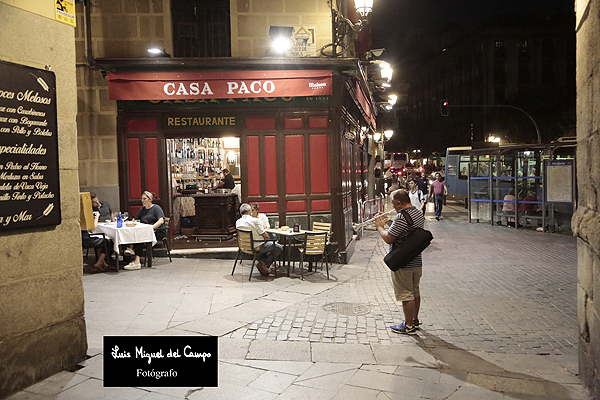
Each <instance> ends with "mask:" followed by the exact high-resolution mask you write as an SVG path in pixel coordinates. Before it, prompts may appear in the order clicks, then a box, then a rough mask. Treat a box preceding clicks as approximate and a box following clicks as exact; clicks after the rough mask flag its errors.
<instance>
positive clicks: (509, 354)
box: [8, 206, 589, 400]
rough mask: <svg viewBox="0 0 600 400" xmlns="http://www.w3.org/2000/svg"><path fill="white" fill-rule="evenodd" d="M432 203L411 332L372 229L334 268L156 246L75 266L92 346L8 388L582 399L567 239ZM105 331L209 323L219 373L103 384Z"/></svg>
mask: <svg viewBox="0 0 600 400" xmlns="http://www.w3.org/2000/svg"><path fill="white" fill-rule="evenodd" d="M428 215H431V213H429V214H428ZM442 217H443V218H442V220H441V221H436V220H435V219H433V218H431V217H428V220H427V223H426V227H427V228H428V229H430V230H431V231H432V232H433V235H434V237H435V239H434V241H433V243H432V245H431V246H430V247H429V248H428V249H427V250H426V252H425V253H424V257H423V259H424V273H423V278H422V280H421V289H422V304H421V313H420V316H419V318H420V320H421V322H422V323H423V325H422V329H421V331H420V332H419V334H418V335H417V336H404V335H396V334H393V333H391V332H390V330H389V329H388V326H389V325H391V324H396V323H399V322H400V321H402V318H403V317H402V311H401V305H400V304H399V303H397V302H396V301H395V300H394V297H393V293H392V292H393V290H392V286H391V282H390V273H389V271H388V269H387V267H386V266H385V265H384V263H383V261H382V257H383V255H384V254H385V253H386V251H387V249H386V246H385V244H384V243H383V241H382V240H381V239H380V238H379V235H378V234H377V232H375V231H374V230H371V231H366V234H365V236H364V237H363V238H362V239H361V240H359V241H358V242H357V243H356V251H355V252H354V255H353V256H352V258H351V260H350V263H349V264H347V265H335V266H333V267H332V268H331V270H330V275H331V278H332V279H331V280H327V278H326V277H325V275H324V274H323V273H322V272H321V271H319V272H315V273H311V274H305V277H306V279H305V280H300V278H299V276H298V275H297V274H292V276H290V277H287V276H284V275H283V274H280V275H278V276H277V277H274V276H268V277H262V276H259V275H258V274H257V273H255V275H254V277H253V279H252V280H251V281H249V280H248V273H249V270H250V263H249V262H246V263H245V264H244V265H243V266H239V267H238V269H236V273H235V274H234V275H232V274H231V268H232V260H214V259H213V260H207V259H185V258H174V259H173V262H168V260H165V259H160V258H159V259H157V262H156V264H155V265H154V266H153V267H152V268H142V269H141V270H138V271H124V272H119V273H118V274H116V273H106V274H95V275H87V276H84V278H83V282H84V288H85V302H86V303H85V313H86V314H85V317H86V325H87V339H88V346H89V347H88V357H89V358H88V359H87V360H85V361H83V362H82V363H81V364H80V365H79V367H78V369H77V370H76V371H74V372H69V371H62V372H60V373H58V374H56V375H53V376H51V377H49V378H48V379H46V380H44V381H41V382H38V383H36V384H34V385H32V386H30V387H29V388H26V389H24V390H23V391H21V392H18V393H16V394H14V395H13V396H11V397H10V398H9V399H8V400H63V399H66V400H71V399H132V400H133V399H142V400H173V399H189V400H195V399H209V400H212V399H233V398H244V399H261V400H270V399H281V400H292V399H298V400H305V399H319V400H330V399H331V400H354V399H356V400H358V399H360V400H365V399H366V400H387V399H395V400H405V399H406V400H408V399H411V400H412V399H419V400H481V399H485V400H513V399H516V400H564V399H577V400H589V397H588V396H587V393H586V392H585V388H584V387H583V386H582V384H581V382H580V381H579V379H578V377H577V369H578V365H577V345H576V344H577V323H576V282H577V265H576V258H577V257H576V256H577V252H576V241H575V239H574V238H572V237H569V236H566V235H564V234H563V235H561V234H549V233H542V232H536V231H532V230H521V229H519V230H515V229H512V228H505V227H497V226H490V225H487V224H469V223H468V222H467V221H466V213H465V210H464V209H462V208H459V207H454V206H448V207H446V208H445V209H444V212H443V214H442ZM296 272H297V271H296ZM104 335H161V336H178V335H186V336H188V335H213V336H218V337H219V350H218V351H219V354H218V358H219V385H218V387H216V388H206V387H204V388H203V387H189V388H180V387H172V388H166V387H152V388H148V387H122V388H110V387H103V357H104V353H103V349H102V340H103V336H104Z"/></svg>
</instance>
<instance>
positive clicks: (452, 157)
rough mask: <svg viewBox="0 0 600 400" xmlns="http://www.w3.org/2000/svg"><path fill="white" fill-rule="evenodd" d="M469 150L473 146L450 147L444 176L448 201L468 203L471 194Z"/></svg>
mask: <svg viewBox="0 0 600 400" xmlns="http://www.w3.org/2000/svg"><path fill="white" fill-rule="evenodd" d="M469 150H471V146H462V147H448V148H447V149H446V166H445V168H444V176H445V178H444V179H445V181H446V187H447V188H448V199H449V200H457V201H462V202H464V204H468V203H467V200H468V199H467V197H468V193H469V159H470V158H469Z"/></svg>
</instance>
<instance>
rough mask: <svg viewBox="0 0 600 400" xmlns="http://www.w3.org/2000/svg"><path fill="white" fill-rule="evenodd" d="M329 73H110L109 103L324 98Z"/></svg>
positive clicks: (281, 71)
mask: <svg viewBox="0 0 600 400" xmlns="http://www.w3.org/2000/svg"><path fill="white" fill-rule="evenodd" d="M331 85H332V72H331V70H273V71H182V72H110V73H109V74H108V93H109V97H110V99H111V100H185V99H236V98H237V99H239V98H251V97H292V96H327V95H331V94H332V87H331Z"/></svg>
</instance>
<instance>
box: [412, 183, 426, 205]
mask: <svg viewBox="0 0 600 400" xmlns="http://www.w3.org/2000/svg"><path fill="white" fill-rule="evenodd" d="M408 197H410V202H411V204H412V205H413V206H415V208H416V209H417V210H421V211H422V210H423V207H425V202H424V200H425V199H424V197H425V195H424V194H423V192H422V191H420V190H419V186H418V185H417V181H416V180H415V179H409V180H408Z"/></svg>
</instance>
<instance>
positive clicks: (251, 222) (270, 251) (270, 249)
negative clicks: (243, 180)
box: [235, 203, 283, 276]
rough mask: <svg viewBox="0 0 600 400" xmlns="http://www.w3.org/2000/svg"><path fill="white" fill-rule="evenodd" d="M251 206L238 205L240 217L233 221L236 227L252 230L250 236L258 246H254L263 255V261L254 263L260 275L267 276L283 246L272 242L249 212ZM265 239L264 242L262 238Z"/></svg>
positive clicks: (260, 224) (272, 269) (245, 204)
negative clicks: (257, 242)
mask: <svg viewBox="0 0 600 400" xmlns="http://www.w3.org/2000/svg"><path fill="white" fill-rule="evenodd" d="M251 211H252V207H250V204H247V203H244V204H242V205H241V206H240V214H241V215H242V217H241V218H240V219H238V220H237V221H236V222H235V227H236V228H238V229H239V228H243V229H249V230H251V231H252V238H254V240H256V241H259V243H260V244H259V246H258V247H256V250H258V251H259V252H260V253H261V254H262V255H263V256H264V257H265V259H264V261H259V262H258V263H257V264H256V268H258V271H259V272H260V274H261V275H263V276H267V275H269V273H270V272H273V271H274V269H275V268H274V267H273V268H271V264H273V261H274V260H275V259H276V258H278V257H279V256H280V255H281V253H283V246H282V245H280V244H279V243H274V242H273V241H272V240H270V238H269V234H268V233H267V232H265V228H264V227H263V225H262V223H261V222H260V221H259V220H258V218H255V217H253V216H252V215H251V214H250V212H251ZM263 239H264V240H265V241H264V242H263V241H262V240H263Z"/></svg>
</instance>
